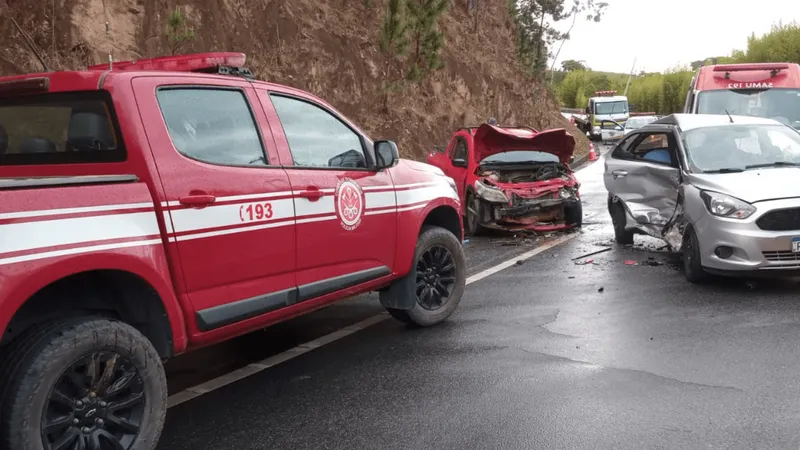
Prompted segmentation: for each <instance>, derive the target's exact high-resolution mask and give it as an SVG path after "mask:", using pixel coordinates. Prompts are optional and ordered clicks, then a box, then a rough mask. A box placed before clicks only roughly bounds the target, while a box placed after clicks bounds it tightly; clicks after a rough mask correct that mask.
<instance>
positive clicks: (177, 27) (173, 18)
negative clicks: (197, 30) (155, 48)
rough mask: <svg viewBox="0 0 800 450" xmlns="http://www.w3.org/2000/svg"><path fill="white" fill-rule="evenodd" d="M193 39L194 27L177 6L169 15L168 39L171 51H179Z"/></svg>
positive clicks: (174, 52)
mask: <svg viewBox="0 0 800 450" xmlns="http://www.w3.org/2000/svg"><path fill="white" fill-rule="evenodd" d="M192 39H194V28H192V27H190V26H188V25H187V24H186V18H185V17H184V16H183V12H182V11H181V9H180V7H177V6H176V7H175V9H174V10H173V11H172V12H171V13H169V17H167V41H169V49H170V52H172V54H173V55H174V54H176V53H178V52H179V51H180V50H181V49H182V48H183V46H184V45H185V44H186V43H187V42H189V41H191V40H192Z"/></svg>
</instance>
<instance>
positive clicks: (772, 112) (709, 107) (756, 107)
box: [697, 88, 800, 127]
mask: <svg viewBox="0 0 800 450" xmlns="http://www.w3.org/2000/svg"><path fill="white" fill-rule="evenodd" d="M697 98H698V102H697V113H698V114H726V110H727V112H728V113H730V114H732V115H741V116H756V117H767V118H770V119H775V120H777V121H778V122H782V123H784V124H785V125H790V126H794V127H798V126H800V89H788V88H772V89H766V90H764V89H739V90H733V89H719V90H710V91H703V92H700V93H699V94H698V96H697Z"/></svg>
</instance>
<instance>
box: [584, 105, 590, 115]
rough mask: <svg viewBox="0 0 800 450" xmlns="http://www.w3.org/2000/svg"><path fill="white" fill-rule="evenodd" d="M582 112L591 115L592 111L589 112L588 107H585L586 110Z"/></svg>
mask: <svg viewBox="0 0 800 450" xmlns="http://www.w3.org/2000/svg"><path fill="white" fill-rule="evenodd" d="M584 111H585V112H586V114H591V113H592V111H591V110H589V107H588V106H587V107H586V109H584Z"/></svg>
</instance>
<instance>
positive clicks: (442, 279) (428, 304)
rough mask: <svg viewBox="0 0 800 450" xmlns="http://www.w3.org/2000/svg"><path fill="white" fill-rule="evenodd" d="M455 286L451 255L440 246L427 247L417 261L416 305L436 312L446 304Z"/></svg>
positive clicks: (454, 266)
mask: <svg viewBox="0 0 800 450" xmlns="http://www.w3.org/2000/svg"><path fill="white" fill-rule="evenodd" d="M455 284H456V265H455V260H454V258H453V254H452V253H451V252H450V250H449V249H447V248H446V247H444V246H442V245H434V246H431V247H429V248H428V249H427V250H425V252H423V253H422V255H420V257H419V259H418V260H417V289H416V291H417V303H418V304H419V306H421V307H422V308H424V309H426V310H428V311H436V310H437V309H439V308H441V307H442V306H443V305H444V304H446V303H447V300H448V299H449V298H450V296H451V295H452V293H453V289H454V287H455Z"/></svg>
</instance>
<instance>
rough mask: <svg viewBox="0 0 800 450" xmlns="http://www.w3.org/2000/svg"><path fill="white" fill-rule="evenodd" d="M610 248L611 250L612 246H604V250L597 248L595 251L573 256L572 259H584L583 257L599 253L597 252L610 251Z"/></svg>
mask: <svg viewBox="0 0 800 450" xmlns="http://www.w3.org/2000/svg"><path fill="white" fill-rule="evenodd" d="M610 250H611V247H606V248H604V249H602V250H597V251H595V252H591V253H587V254H585V255H581V256H578V257H575V258H572V260H573V261H575V260H578V259H583V258H586V257H587V256H594V255H597V254H600V253H605V252H607V251H610Z"/></svg>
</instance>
